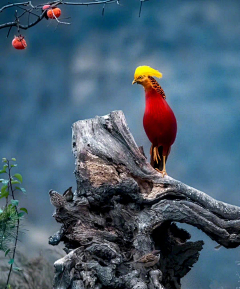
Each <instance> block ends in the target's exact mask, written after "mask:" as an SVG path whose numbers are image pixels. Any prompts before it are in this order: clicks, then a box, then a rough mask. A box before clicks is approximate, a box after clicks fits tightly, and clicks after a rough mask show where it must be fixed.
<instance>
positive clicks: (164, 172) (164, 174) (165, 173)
mask: <svg viewBox="0 0 240 289" xmlns="http://www.w3.org/2000/svg"><path fill="white" fill-rule="evenodd" d="M155 170H156V171H157V172H159V173H161V174H162V177H163V178H164V176H167V172H166V170H162V171H160V170H159V169H157V168H155Z"/></svg>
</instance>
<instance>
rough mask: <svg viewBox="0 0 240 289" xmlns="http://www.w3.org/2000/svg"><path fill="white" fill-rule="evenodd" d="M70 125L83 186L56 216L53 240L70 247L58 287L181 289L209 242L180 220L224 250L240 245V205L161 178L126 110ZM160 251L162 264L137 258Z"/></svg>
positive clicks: (58, 265)
mask: <svg viewBox="0 0 240 289" xmlns="http://www.w3.org/2000/svg"><path fill="white" fill-rule="evenodd" d="M72 130H73V136H72V147H73V154H74V157H75V166H76V167H75V176H76V181H77V190H76V192H74V196H73V200H68V201H64V202H63V204H64V205H63V206H62V207H60V208H56V212H55V214H54V217H55V219H56V220H57V221H58V222H60V223H62V227H61V229H60V231H59V232H57V233H56V234H54V235H53V236H51V237H50V238H49V243H50V244H52V245H57V244H58V243H59V242H60V241H63V242H64V244H65V247H66V249H65V250H66V252H67V255H66V256H65V257H64V258H62V259H60V260H58V261H57V262H55V269H56V275H55V281H54V287H55V288H59V289H60V288H61V289H63V288H66V289H67V288H84V289H87V288H103V289H104V288H106V289H107V288H125V289H128V288H129V289H130V288H131V289H132V288H134V289H137V288H138V289H145V288H146V289H154V288H166V289H168V288H169V289H170V288H171V289H175V288H180V283H181V278H182V277H183V276H185V275H186V274H187V273H188V272H189V271H190V269H191V267H192V266H193V265H194V263H195V262H196V261H197V260H198V257H199V252H200V251H201V250H202V247H203V241H197V242H191V241H189V239H190V238H191V236H190V234H189V233H188V232H187V231H185V230H183V229H179V228H178V227H177V225H176V224H175V222H181V223H187V224H190V225H193V226H195V227H197V228H198V229H201V230H202V231H203V232H205V233H206V234H207V235H208V236H209V237H210V238H212V239H213V240H215V241H216V242H218V243H219V244H220V245H222V246H224V247H226V248H235V247H237V246H238V245H239V244H240V233H239V232H240V208H239V207H237V206H233V205H230V204H226V203H223V202H220V201H217V200H215V199H213V198H211V197H210V196H208V195H207V194H205V193H203V192H201V191H199V190H197V189H194V188H192V187H189V186H188V185H185V184H183V183H181V182H180V181H177V180H175V179H173V178H171V177H169V176H165V177H164V178H162V175H161V174H160V173H159V172H157V171H156V170H154V169H153V168H152V167H151V165H150V164H149V163H148V161H147V159H146V157H145V155H144V153H143V150H142V148H138V146H137V144H136V143H135V141H134V139H133V137H132V135H131V133H130V131H129V128H128V126H127V124H126V120H125V117H124V115H123V113H122V112H121V111H114V112H112V113H110V114H109V115H106V116H103V117H95V118H93V119H88V120H83V121H78V122H76V123H74V124H73V127H72ZM59 198H64V196H61V195H59ZM154 249H157V250H160V251H161V257H160V261H159V262H158V263H157V264H156V265H154V266H152V267H149V268H145V267H144V266H142V265H140V264H138V263H135V262H134V260H137V259H138V258H140V257H141V256H143V255H144V254H146V253H149V252H151V251H153V250H154Z"/></svg>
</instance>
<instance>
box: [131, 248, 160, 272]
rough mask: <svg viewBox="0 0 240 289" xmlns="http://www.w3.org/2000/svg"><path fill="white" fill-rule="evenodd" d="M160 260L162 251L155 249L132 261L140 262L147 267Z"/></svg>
mask: <svg viewBox="0 0 240 289" xmlns="http://www.w3.org/2000/svg"><path fill="white" fill-rule="evenodd" d="M159 260H160V251H159V250H153V251H152V252H150V253H147V254H145V255H143V256H142V257H141V258H139V259H137V260H135V261H133V262H130V263H139V264H142V265H143V266H144V267H145V268H148V267H152V266H154V265H155V264H157V263H158V261H159Z"/></svg>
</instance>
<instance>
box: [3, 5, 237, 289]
mask: <svg viewBox="0 0 240 289" xmlns="http://www.w3.org/2000/svg"><path fill="white" fill-rule="evenodd" d="M5 2H6V1H2V3H1V5H4V4H7V3H5ZM41 2H42V1H41ZM37 3H40V2H38V1H35V2H34V1H33V4H37ZM121 4H122V5H121V6H119V5H116V4H112V5H109V6H106V8H105V16H104V17H102V15H101V9H102V7H101V6H97V5H96V6H89V7H83V6H79V7H74V6H63V5H62V6H61V9H62V20H63V21H69V22H71V25H57V22H56V21H55V20H49V21H47V20H44V21H42V22H41V23H39V24H38V25H37V26H35V27H33V28H31V29H29V30H27V31H21V32H22V34H23V35H25V37H26V40H27V43H28V47H27V49H26V50H24V51H17V50H14V49H13V48H12V46H11V41H12V38H13V35H14V34H16V33H17V31H15V30H14V29H13V30H12V31H11V33H10V37H9V38H8V39H7V38H6V35H7V29H4V30H0V39H1V41H0V51H1V53H0V63H1V65H0V87H1V91H0V99H1V105H0V121H1V126H0V157H8V158H11V157H16V158H17V163H18V171H19V172H21V173H22V175H23V178H24V184H23V185H24V187H25V188H26V189H27V192H28V194H27V196H26V197H23V198H21V204H23V205H25V206H26V207H27V208H28V211H29V216H28V218H27V221H26V223H25V228H27V229H28V230H29V231H28V232H26V234H25V237H22V245H21V246H22V247H25V246H27V248H28V250H27V252H29V251H30V250H29V248H31V251H32V252H36V253H37V252H38V251H39V248H47V247H48V245H47V243H48V237H49V236H50V235H51V234H52V233H54V232H55V231H57V229H58V228H59V224H57V223H56V222H55V221H54V219H53V218H52V217H51V215H52V212H53V207H52V206H51V205H50V203H49V197H48V191H49V190H50V189H54V190H57V191H59V192H61V193H63V192H64V191H65V189H67V188H68V187H69V186H73V188H74V189H75V188H76V185H75V178H74V175H73V170H74V158H73V156H72V153H71V125H72V123H74V122H75V121H77V120H80V119H86V118H92V117H94V116H95V115H105V114H108V113H109V112H110V111H112V110H123V112H124V113H125V116H126V118H127V122H128V125H129V127H130V130H131V132H132V134H133V136H134V138H135V140H136V142H137V143H138V145H139V146H140V145H143V146H144V149H145V152H146V153H148V151H149V148H150V143H149V141H148V139H147V137H146V135H145V132H144V130H143V126H142V117H143V113H144V105H145V104H144V92H143V89H142V87H141V86H132V84H131V83H132V80H133V74H134V71H135V68H136V67H137V66H139V65H150V66H152V67H153V68H156V69H158V70H160V71H161V72H162V74H163V78H162V79H161V80H160V84H161V85H162V87H163V89H164V90H165V93H166V96H167V101H168V102H169V104H170V106H171V107H172V109H173V110H174V112H175V115H176V118H177V121H178V135H177V139H176V142H175V144H174V146H173V147H172V151H171V155H170V157H169V160H168V163H167V171H168V174H169V175H170V176H171V177H173V178H175V179H178V180H181V181H182V182H184V183H187V184H189V185H191V186H193V187H195V188H198V189H200V190H202V191H204V192H206V193H207V194H209V195H210V196H212V197H214V198H216V199H218V200H222V201H224V202H227V203H230V204H235V205H238V206H240V200H239V191H240V190H239V187H240V178H239V175H240V164H239V160H240V150H239V144H240V126H239V123H240V113H239V110H240V1H238V0H236V1H234V0H229V1H223V0H206V1H204V0H189V1H187V0H182V1H179V0H168V1H166V0H162V1H157V0H150V1H148V2H145V3H143V7H142V14H141V17H140V18H139V17H138V11H139V1H138V0H131V1H126V0H125V1H124V0H122V1H121ZM69 16H70V17H71V19H64V18H66V17H69ZM10 20H14V10H11V11H8V12H4V13H2V14H0V23H4V22H6V21H10ZM187 228H188V230H190V232H191V233H192V237H193V238H192V239H193V240H198V239H203V240H204V241H205V245H204V249H203V251H202V253H201V255H200V259H199V262H198V263H197V264H196V265H195V266H194V268H193V269H192V271H191V272H190V273H189V274H188V275H187V276H186V277H185V278H184V279H183V286H182V288H184V289H186V288H188V289H190V288H195V289H206V288H211V289H220V288H223V289H230V288H231V289H232V288H239V287H240V285H239V282H238V281H239V277H238V273H239V269H240V268H239V267H238V266H237V264H236V261H238V260H240V256H239V249H238V248H237V249H233V250H230V249H229V250H227V249H225V248H221V249H220V250H218V251H216V250H214V246H216V245H217V244H216V243H215V242H213V241H212V240H211V239H210V238H208V237H207V236H205V234H204V233H202V232H201V231H198V230H197V229H195V228H192V227H190V226H188V227H187Z"/></svg>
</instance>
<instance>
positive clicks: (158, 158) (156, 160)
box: [153, 147, 161, 164]
mask: <svg viewBox="0 0 240 289" xmlns="http://www.w3.org/2000/svg"><path fill="white" fill-rule="evenodd" d="M153 160H154V162H156V163H157V164H158V160H159V161H160V160H161V156H160V154H159V152H158V147H154V148H153Z"/></svg>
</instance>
